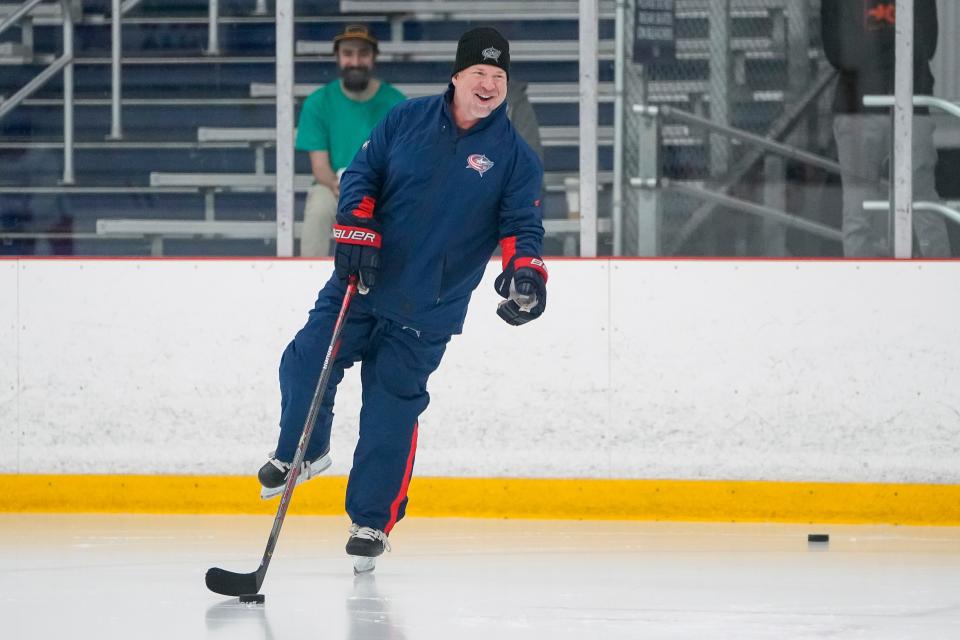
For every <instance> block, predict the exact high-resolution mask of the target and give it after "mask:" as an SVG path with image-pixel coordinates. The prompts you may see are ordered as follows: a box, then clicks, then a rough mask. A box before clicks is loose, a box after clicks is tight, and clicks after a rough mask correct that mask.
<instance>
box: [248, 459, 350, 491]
mask: <svg viewBox="0 0 960 640" xmlns="http://www.w3.org/2000/svg"><path fill="white" fill-rule="evenodd" d="M274 455H275V452H271V453H270V459H269V460H267V462H266V464H264V465H263V466H262V467H260V471H259V472H258V473H257V478H258V479H259V480H260V486H261V489H260V498H261V499H263V500H268V499H269V498H272V497H274V496H278V495H280V494H281V493H283V487H284V485H286V484H287V474H288V473H290V463H289V462H281V461H280V460H277V459H276V458H275V457H274ZM331 464H333V460H331V459H330V450H329V449H327V450H326V451H324V452H323V453H321V454H320V456H319V457H318V458H315V459H313V460H304V461H303V464H301V465H300V475H298V476H297V484H298V485H299V484H300V483H301V482H306V481H307V480H309V479H310V478H313V477H314V476H317V475H320V474H321V473H322V472H324V471H326V470H327V469H328V468H329V467H330V465H331Z"/></svg>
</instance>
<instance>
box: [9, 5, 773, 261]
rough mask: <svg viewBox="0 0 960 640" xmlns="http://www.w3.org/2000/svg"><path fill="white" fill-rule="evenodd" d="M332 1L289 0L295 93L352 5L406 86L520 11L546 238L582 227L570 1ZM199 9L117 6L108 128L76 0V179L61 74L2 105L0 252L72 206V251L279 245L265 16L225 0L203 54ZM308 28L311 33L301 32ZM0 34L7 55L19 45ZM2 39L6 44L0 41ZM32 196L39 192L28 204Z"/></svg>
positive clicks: (687, 15)
mask: <svg viewBox="0 0 960 640" xmlns="http://www.w3.org/2000/svg"><path fill="white" fill-rule="evenodd" d="M783 1H784V0H734V2H733V4H734V6H735V7H736V11H737V12H739V13H735V14H734V17H735V18H736V17H737V16H741V17H743V16H747V17H749V16H753V15H758V14H759V13H763V12H766V11H769V10H771V9H770V7H782V5H783ZM333 4H334V3H331V2H320V1H318V0H313V1H312V2H309V1H304V2H302V3H301V2H299V1H298V3H297V10H298V14H300V13H302V15H298V18H297V19H298V25H300V26H302V27H303V28H301V29H298V35H299V36H301V39H300V40H299V41H298V43H297V59H296V63H297V78H298V79H299V80H300V81H301V83H298V84H297V85H296V87H295V94H296V96H297V97H299V98H303V97H305V96H306V95H309V93H310V92H311V91H313V90H315V89H316V87H318V86H319V85H321V84H324V83H326V82H329V81H331V80H333V79H334V78H335V77H336V73H335V68H334V63H333V59H332V55H331V48H330V44H329V43H330V39H331V38H332V35H333V34H334V33H336V32H338V31H339V30H340V29H342V25H343V23H344V22H346V21H349V20H362V21H363V22H366V23H368V24H370V25H371V27H372V28H373V30H374V32H375V33H376V34H377V35H378V37H379V38H380V39H381V42H382V45H381V50H382V54H381V56H380V60H379V61H378V64H379V65H380V69H379V74H380V76H381V77H383V78H385V79H387V80H389V81H391V82H393V83H394V84H395V85H396V86H398V88H399V89H400V90H401V91H403V92H404V93H405V94H406V95H408V96H410V97H415V96H419V95H429V94H431V93H436V92H439V91H442V90H443V87H444V85H445V83H444V82H438V80H443V79H445V78H444V74H445V72H446V70H447V69H448V68H449V63H450V61H451V60H452V57H453V51H454V50H455V40H451V38H452V37H453V38H455V32H456V31H458V30H462V28H463V27H464V25H466V24H468V23H469V21H471V20H478V19H483V20H487V21H493V22H495V23H496V22H498V21H501V22H502V21H509V20H518V21H521V22H522V24H521V25H520V26H517V27H516V29H517V31H519V32H521V36H520V37H512V38H511V41H512V47H513V60H514V65H515V72H514V75H516V76H517V77H518V78H520V79H523V80H526V81H528V82H529V84H528V88H527V93H528V96H529V98H530V101H531V103H532V104H533V105H534V108H535V110H536V112H537V115H538V117H539V119H540V122H541V134H542V138H543V142H544V146H545V156H546V157H545V165H546V170H547V171H546V186H547V190H548V192H549V194H552V195H551V200H550V201H549V203H548V204H549V205H550V206H548V207H547V209H548V213H550V214H551V217H552V219H550V220H548V221H547V225H546V226H547V228H548V231H549V232H550V233H551V234H553V235H554V236H560V235H563V234H570V233H575V232H576V228H577V227H576V221H575V220H566V219H565V218H566V201H565V195H564V191H565V190H567V189H569V188H570V185H571V184H573V183H572V182H571V180H570V179H571V178H575V177H576V175H577V147H578V144H579V139H578V127H577V105H578V101H579V88H578V86H577V84H576V79H577V73H576V59H577V56H578V53H577V51H578V42H577V40H576V36H575V35H572V36H571V32H573V33H575V31H576V29H575V28H574V29H572V30H571V25H573V26H574V27H575V22H576V19H577V17H578V16H577V6H576V5H577V2H576V0H556V1H550V2H538V1H530V2H521V1H518V0H512V1H499V0H491V1H489V2H486V3H475V2H461V1H459V0H440V1H429V2H426V1H421V2H402V1H396V0H394V1H391V2H373V1H372V0H370V1H367V0H355V1H353V0H342V1H341V2H340V5H339V6H338V7H335V9H331V8H330V7H331V6H332V5H333ZM2 6H5V5H2ZM39 6H48V5H46V4H43V5H39ZM49 6H50V7H57V6H59V3H53V4H50V5H49ZM678 6H679V7H680V15H681V17H682V18H684V19H688V20H702V19H703V16H702V15H700V14H698V12H700V13H703V12H704V11H705V7H706V0H681V1H680V2H678ZM207 8H208V7H207V2H206V1H203V0H181V1H180V2H177V3H166V2H155V3H150V2H143V3H140V4H139V5H138V6H136V7H135V8H134V9H133V10H132V11H131V12H130V13H129V15H127V16H125V22H124V25H125V26H124V63H123V86H124V95H123V103H122V104H123V114H124V129H125V130H124V134H123V137H122V139H115V140H111V139H108V137H109V133H110V131H109V109H110V100H109V98H108V97H107V96H108V95H109V89H110V84H109V73H110V71H109V69H110V67H109V62H110V59H109V30H110V16H109V2H107V1H106V0H90V1H89V2H85V3H84V16H83V19H82V20H81V21H80V22H79V23H78V38H77V42H78V51H77V58H76V61H75V64H76V68H77V77H78V90H77V99H76V101H75V104H76V109H77V116H76V126H77V144H76V149H77V158H76V164H77V182H76V184H75V185H72V186H63V185H59V184H58V182H57V171H58V170H59V168H60V164H61V162H60V160H59V159H58V156H57V152H58V151H59V150H61V149H62V148H63V143H62V142H60V140H59V131H60V126H61V125H60V123H59V119H58V118H59V112H60V109H61V108H62V104H63V102H62V97H61V94H60V91H59V89H60V88H59V87H58V85H57V83H56V82H51V84H50V85H49V87H47V88H45V89H44V90H42V91H41V92H38V93H37V94H36V95H35V96H33V97H31V98H29V99H27V100H25V101H24V103H23V104H22V105H21V106H20V107H19V108H18V109H17V110H14V111H13V112H11V114H10V115H9V116H8V117H7V118H5V119H4V120H0V210H2V211H4V212H6V213H9V214H10V215H6V217H5V219H4V222H3V223H2V225H0V250H2V249H3V244H4V242H5V241H4V240H3V236H4V234H5V233H6V234H7V235H8V236H9V237H10V238H13V239H12V240H11V241H10V242H7V246H8V247H11V250H14V251H16V250H17V249H16V247H17V243H18V242H21V238H20V237H19V236H17V237H14V236H13V235H12V234H30V233H34V234H42V233H47V232H49V231H50V223H49V221H50V220H51V219H53V220H56V219H59V218H60V217H61V216H63V215H67V216H70V217H71V226H70V228H71V229H72V230H73V232H75V234H77V238H78V242H77V243H76V244H75V246H74V250H75V251H77V252H85V253H91V254H97V253H105V254H111V253H118V252H120V253H143V254H156V253H157V252H158V251H165V252H168V253H172V254H177V253H181V254H182V253H214V254H216V253H218V252H221V253H230V254H235V253H236V254H244V253H248V254H269V253H271V252H272V251H273V248H272V244H271V243H272V240H271V238H272V237H273V235H272V234H273V233H274V231H273V230H271V229H270V228H269V227H270V225H271V224H272V222H271V221H272V215H273V214H272V209H273V207H274V195H273V190H274V188H275V185H274V183H273V180H274V178H273V170H274V168H273V166H272V165H273V158H272V154H269V153H266V151H265V150H266V149H269V148H271V147H272V146H273V141H274V139H275V132H274V129H273V123H274V99H275V86H274V85H273V84H272V82H273V79H274V66H273V65H274V58H273V54H272V51H271V49H270V47H271V46H272V45H271V44H270V43H271V38H272V34H273V28H274V27H273V17H272V15H256V14H254V13H253V12H252V9H253V2H249V1H247V2H241V1H240V0H234V1H233V2H221V15H220V18H219V20H220V22H219V24H218V29H219V38H218V41H219V47H218V48H217V51H216V52H211V50H210V47H209V31H208V28H207V27H208V25H207V23H206V20H207V15H208V14H207ZM614 8H615V3H614V2H612V0H611V1H607V0H601V3H600V18H601V21H604V22H605V23H606V24H607V26H608V27H609V23H610V20H611V19H612V17H613V12H614ZM48 11H51V12H52V13H55V11H54V10H53V9H50V10H48ZM2 15H3V13H2V10H0V16H2ZM57 24H59V23H58V22H57V19H56V16H54V15H51V16H50V17H49V18H44V19H43V20H41V19H40V18H39V17H38V18H37V19H35V20H34V24H33V28H34V33H33V34H32V37H33V45H34V47H33V51H31V53H32V54H34V57H35V61H34V63H28V62H25V61H24V60H21V61H20V62H19V63H18V64H9V65H8V66H4V67H3V68H4V74H2V77H0V95H9V94H10V92H11V91H12V88H14V87H16V86H17V84H18V83H22V80H23V78H24V77H25V75H26V74H27V73H28V72H29V70H30V69H31V68H33V67H35V66H36V64H35V63H36V59H38V57H39V56H44V55H49V53H48V52H49V50H51V48H52V43H53V42H54V41H55V35H56V32H55V27H56V25H57ZM774 24H775V22H774ZM605 33H609V28H608V29H607V30H606V32H605ZM306 35H309V37H310V39H309V40H308V39H303V38H302V36H306ZM780 44H781V43H780V42H779V40H778V35H777V33H776V29H775V28H774V29H773V30H772V32H771V33H770V34H768V35H767V36H764V37H761V38H739V37H738V38H734V40H733V45H732V46H733V49H734V52H735V53H737V54H738V55H741V56H742V57H743V58H744V59H746V58H757V59H766V58H770V57H771V56H772V57H775V56H776V55H777V52H778V50H779V47H780ZM600 47H601V49H600V52H601V73H600V79H601V82H600V87H599V88H600V102H601V128H600V141H599V142H600V145H601V149H602V151H603V153H601V174H600V182H601V185H607V186H609V185H610V184H611V182H612V174H611V171H610V169H611V164H610V160H609V156H610V153H609V150H610V148H611V144H612V129H611V124H612V116H611V111H610V104H611V102H612V100H613V83H612V82H611V70H612V63H611V59H612V55H613V43H612V40H610V39H601V41H600ZM678 47H679V57H681V58H682V59H684V60H689V61H693V62H703V61H705V60H706V59H707V58H708V57H709V55H710V52H709V49H708V46H707V43H706V40H705V39H704V38H703V37H699V36H698V37H691V38H684V39H682V40H681V41H680V42H679V43H678ZM7 48H8V49H10V51H9V53H14V51H13V46H12V45H10V46H8V47H7ZM3 51H4V50H3V49H2V48H0V55H2V53H3ZM21 53H22V51H21ZM745 88H746V93H745V94H744V95H743V96H741V97H740V98H738V99H740V100H743V101H756V100H762V99H766V100H777V99H778V98H777V95H776V91H773V92H771V91H770V90H769V88H768V87H751V86H750V85H749V82H748V81H747V82H745ZM648 92H649V101H650V102H651V103H658V102H660V103H671V104H677V105H679V106H687V105H691V104H700V103H702V102H703V100H704V96H706V95H707V94H708V93H709V82H708V79H707V78H706V77H703V76H702V75H699V76H697V75H694V76H692V77H683V78H677V79H673V78H669V79H660V78H653V79H652V80H651V81H650V83H649V86H648ZM760 94H763V95H762V96H761V95H760ZM781 99H782V98H781ZM664 140H665V143H666V144H667V145H668V146H674V147H691V148H698V146H699V145H701V144H702V137H701V136H700V135H699V134H696V135H693V134H691V132H690V131H689V130H688V129H687V128H686V127H684V126H673V127H666V128H665V130H664ZM305 155H306V154H298V157H297V159H296V162H297V165H296V169H297V174H298V177H297V181H296V190H297V193H298V211H300V210H302V198H303V195H304V193H305V191H306V190H307V189H308V187H309V184H310V182H311V178H310V174H309V164H308V162H307V159H306V157H305ZM27 196H32V199H30V200H29V204H24V203H25V202H27V200H25V198H26V197H27ZM10 212H12V213H10ZM18 212H19V213H18ZM121 221H123V222H122V224H120V225H119V226H118V225H117V224H114V223H115V222H117V223H119V222H121ZM138 221H139V222H138ZM604 224H605V225H606V226H605V227H604V228H608V226H609V225H608V224H607V223H604ZM124 225H126V226H124ZM178 225H179V226H180V227H179V228H180V229H181V231H180V232H178V231H177V228H178ZM604 228H602V229H601V232H604V231H603V229H604ZM164 239H166V240H167V241H166V242H165V241H164Z"/></svg>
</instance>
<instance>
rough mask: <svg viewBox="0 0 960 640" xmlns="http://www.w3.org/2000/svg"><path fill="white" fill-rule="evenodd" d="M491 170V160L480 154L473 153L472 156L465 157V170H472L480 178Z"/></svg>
mask: <svg viewBox="0 0 960 640" xmlns="http://www.w3.org/2000/svg"><path fill="white" fill-rule="evenodd" d="M492 168H493V160H491V159H490V158H488V157H487V156H485V155H483V154H482V153H474V154H473V155H471V156H469V157H467V169H473V170H474V171H476V172H477V173H479V174H480V177H481V178H482V177H483V174H485V173H486V172H487V171H490V169H492Z"/></svg>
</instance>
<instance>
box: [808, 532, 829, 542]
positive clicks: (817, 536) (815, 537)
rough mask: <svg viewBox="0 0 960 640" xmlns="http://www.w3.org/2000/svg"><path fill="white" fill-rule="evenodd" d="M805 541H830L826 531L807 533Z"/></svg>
mask: <svg viewBox="0 0 960 640" xmlns="http://www.w3.org/2000/svg"><path fill="white" fill-rule="evenodd" d="M807 542H830V534H828V533H808V534H807Z"/></svg>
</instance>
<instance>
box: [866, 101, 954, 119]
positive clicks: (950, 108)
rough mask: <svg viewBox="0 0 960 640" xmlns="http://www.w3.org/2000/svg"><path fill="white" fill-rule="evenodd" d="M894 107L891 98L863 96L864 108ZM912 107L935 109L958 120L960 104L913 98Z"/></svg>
mask: <svg viewBox="0 0 960 640" xmlns="http://www.w3.org/2000/svg"><path fill="white" fill-rule="evenodd" d="M894 105H895V101H894V97H893V96H863V106H865V107H892V106H894ZM913 106H915V107H935V108H937V109H940V110H942V111H946V112H947V113H949V114H950V115H952V116H954V117H956V118H960V104H957V103H955V102H950V101H949V100H944V99H943V98H935V97H933V96H913Z"/></svg>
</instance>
